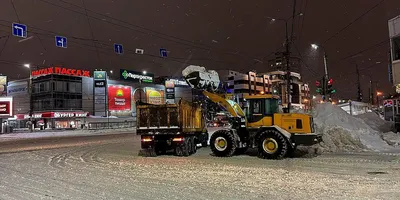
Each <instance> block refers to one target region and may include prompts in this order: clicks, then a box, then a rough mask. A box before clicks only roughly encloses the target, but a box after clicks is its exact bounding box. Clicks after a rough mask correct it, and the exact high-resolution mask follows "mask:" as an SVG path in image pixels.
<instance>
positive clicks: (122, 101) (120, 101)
mask: <svg viewBox="0 0 400 200" xmlns="http://www.w3.org/2000/svg"><path fill="white" fill-rule="evenodd" d="M114 101H115V105H116V106H125V99H119V98H114Z"/></svg>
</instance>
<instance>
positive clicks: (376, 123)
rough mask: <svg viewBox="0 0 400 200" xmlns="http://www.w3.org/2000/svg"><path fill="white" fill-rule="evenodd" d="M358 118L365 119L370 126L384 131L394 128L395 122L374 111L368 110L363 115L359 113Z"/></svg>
mask: <svg viewBox="0 0 400 200" xmlns="http://www.w3.org/2000/svg"><path fill="white" fill-rule="evenodd" d="M357 117H358V118H361V119H362V120H364V122H365V123H366V124H368V126H370V127H371V128H372V129H374V130H376V131H380V132H383V133H386V132H389V131H391V130H392V126H393V125H394V124H393V122H389V121H385V120H383V119H382V118H381V117H379V115H378V114H376V113H374V112H368V113H364V114H361V115H357Z"/></svg>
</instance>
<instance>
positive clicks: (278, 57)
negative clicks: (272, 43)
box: [268, 52, 302, 73]
mask: <svg viewBox="0 0 400 200" xmlns="http://www.w3.org/2000/svg"><path fill="white" fill-rule="evenodd" d="M289 64H290V71H291V72H296V73H301V70H302V63H301V59H300V58H299V57H296V56H291V57H290V63H289ZM286 70H287V63H286V57H285V55H284V53H283V52H276V53H275V58H274V59H270V60H268V71H286Z"/></svg>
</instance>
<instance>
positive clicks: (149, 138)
mask: <svg viewBox="0 0 400 200" xmlns="http://www.w3.org/2000/svg"><path fill="white" fill-rule="evenodd" d="M152 141H153V138H152V137H144V138H142V142H152Z"/></svg>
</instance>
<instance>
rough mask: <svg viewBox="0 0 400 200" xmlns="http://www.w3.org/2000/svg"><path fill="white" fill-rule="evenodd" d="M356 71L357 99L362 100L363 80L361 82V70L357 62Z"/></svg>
mask: <svg viewBox="0 0 400 200" xmlns="http://www.w3.org/2000/svg"><path fill="white" fill-rule="evenodd" d="M356 72H357V93H358V94H357V101H359V102H362V93H361V82H360V71H359V70H358V65H357V64H356Z"/></svg>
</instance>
